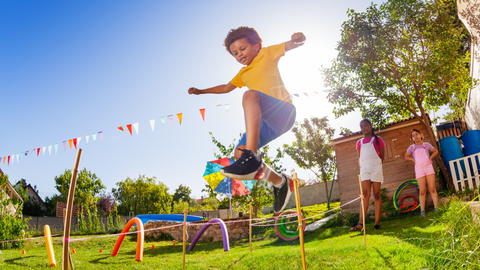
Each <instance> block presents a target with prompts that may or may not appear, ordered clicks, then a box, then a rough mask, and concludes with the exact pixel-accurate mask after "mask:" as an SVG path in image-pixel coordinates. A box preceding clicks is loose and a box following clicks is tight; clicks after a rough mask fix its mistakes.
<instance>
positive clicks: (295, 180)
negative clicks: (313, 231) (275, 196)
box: [286, 173, 307, 270]
mask: <svg viewBox="0 0 480 270" xmlns="http://www.w3.org/2000/svg"><path fill="white" fill-rule="evenodd" d="M292 177H293V185H294V187H295V188H294V192H295V203H296V205H297V218H298V232H299V234H300V252H301V253H302V266H303V270H305V269H307V262H306V260H305V247H304V245H303V219H302V208H301V204H300V193H299V192H298V184H299V183H298V178H297V173H293V176H292ZM288 184H289V183H288V181H287V183H286V185H288Z"/></svg>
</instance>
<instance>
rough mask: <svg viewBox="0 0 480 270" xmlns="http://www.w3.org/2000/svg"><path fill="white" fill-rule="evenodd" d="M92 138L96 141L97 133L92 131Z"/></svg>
mask: <svg viewBox="0 0 480 270" xmlns="http://www.w3.org/2000/svg"><path fill="white" fill-rule="evenodd" d="M92 139H93V141H94V142H96V141H97V133H93V134H92Z"/></svg>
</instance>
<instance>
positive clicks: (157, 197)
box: [112, 175, 172, 216]
mask: <svg viewBox="0 0 480 270" xmlns="http://www.w3.org/2000/svg"><path fill="white" fill-rule="evenodd" d="M156 182H157V178H156V177H155V176H154V177H151V178H150V177H146V176H145V175H140V176H139V177H138V178H137V179H131V178H130V177H127V179H125V180H123V181H121V182H118V183H116V184H115V185H116V186H117V188H113V189H112V194H113V196H114V197H115V200H116V201H117V202H118V206H117V211H118V213H119V215H125V216H126V215H129V214H130V212H133V213H134V214H135V215H140V214H169V213H170V211H171V202H172V195H170V194H169V193H168V187H167V186H166V185H165V184H163V183H162V182H160V181H158V184H157V183H156Z"/></svg>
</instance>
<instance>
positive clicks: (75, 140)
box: [68, 138, 77, 149]
mask: <svg viewBox="0 0 480 270" xmlns="http://www.w3.org/2000/svg"><path fill="white" fill-rule="evenodd" d="M70 141H73V146H75V149H77V138H75V139H71V140H70ZM70 141H68V142H70ZM70 149H72V144H70Z"/></svg>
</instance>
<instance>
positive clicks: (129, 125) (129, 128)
mask: <svg viewBox="0 0 480 270" xmlns="http://www.w3.org/2000/svg"><path fill="white" fill-rule="evenodd" d="M127 128H128V131H130V135H132V124H128V125H127Z"/></svg>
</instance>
